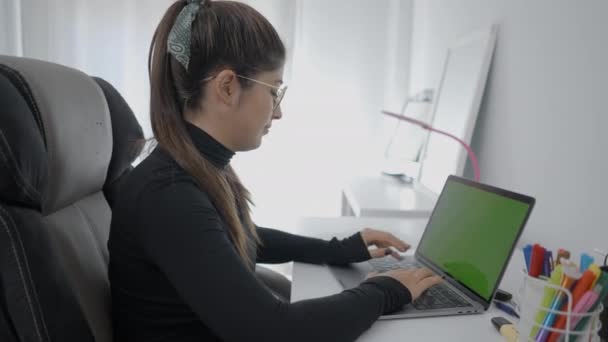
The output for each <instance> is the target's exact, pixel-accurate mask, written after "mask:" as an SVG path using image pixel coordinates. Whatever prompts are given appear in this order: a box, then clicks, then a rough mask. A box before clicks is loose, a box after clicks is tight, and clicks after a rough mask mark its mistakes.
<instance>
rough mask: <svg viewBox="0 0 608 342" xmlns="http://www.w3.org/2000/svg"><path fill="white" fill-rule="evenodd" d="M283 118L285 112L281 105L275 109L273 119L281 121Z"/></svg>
mask: <svg viewBox="0 0 608 342" xmlns="http://www.w3.org/2000/svg"><path fill="white" fill-rule="evenodd" d="M282 117H283V110H282V109H281V105H278V106H277V108H275V109H274V112H273V113H272V118H273V119H275V120H279V119H280V118H282Z"/></svg>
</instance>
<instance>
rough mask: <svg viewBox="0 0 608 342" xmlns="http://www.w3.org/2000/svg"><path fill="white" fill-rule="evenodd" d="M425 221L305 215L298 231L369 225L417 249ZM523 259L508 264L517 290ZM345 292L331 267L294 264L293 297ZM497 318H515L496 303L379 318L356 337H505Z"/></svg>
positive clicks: (343, 232)
mask: <svg viewBox="0 0 608 342" xmlns="http://www.w3.org/2000/svg"><path fill="white" fill-rule="evenodd" d="M425 224H426V219H387V218H356V217H340V218H306V219H302V220H301V221H300V222H299V223H298V225H297V231H296V233H298V234H303V235H308V236H316V237H320V238H331V237H333V236H337V237H346V236H349V235H351V234H353V233H355V232H357V231H359V230H361V229H362V228H364V227H374V228H378V229H383V230H386V231H390V232H392V233H393V234H395V235H397V236H399V237H400V238H402V239H404V240H406V241H407V242H409V243H411V244H412V247H413V248H412V251H413V250H414V248H415V246H416V244H417V243H418V241H419V239H420V237H421V235H422V232H423V230H424V227H425ZM516 255H517V254H516ZM518 260H519V261H521V260H520V259H519V258H514V262H513V263H511V265H509V268H508V269H507V273H506V274H505V277H504V279H503V283H502V284H501V286H500V287H501V288H503V289H505V290H507V291H509V292H511V293H513V294H515V293H516V290H517V288H518V286H519V283H520V280H521V279H520V278H518V276H517V275H518V274H519V273H518V272H517V268H518V266H521V265H514V264H516V263H517V261H518ZM521 262H523V261H521ZM520 268H521V267H520ZM341 291H342V287H341V286H340V284H339V283H338V281H337V280H336V279H335V278H334V277H333V276H332V274H331V273H330V271H329V269H328V268H327V267H326V266H320V265H311V264H303V263H295V264H294V268H293V283H292V293H291V298H292V299H291V300H292V301H298V300H302V299H309V298H316V297H323V296H327V295H331V294H335V293H339V292H341ZM494 316H503V317H506V318H507V319H509V320H510V321H512V322H515V321H514V318H513V317H509V316H507V315H506V314H504V313H503V312H502V311H499V310H497V309H495V308H493V307H491V308H490V309H489V310H488V312H486V313H485V314H481V315H468V316H453V317H436V318H418V319H401V320H388V321H377V322H376V323H374V325H372V327H371V328H370V329H369V330H368V331H366V332H365V333H364V334H363V335H362V336H361V337H360V338H359V339H358V340H357V341H382V342H387V341H425V342H426V341H467V342H469V341H480V342H481V341H483V342H491V341H503V337H502V336H500V335H499V334H498V333H497V332H496V330H495V329H494V327H493V326H492V324H491V323H490V318H492V317H494Z"/></svg>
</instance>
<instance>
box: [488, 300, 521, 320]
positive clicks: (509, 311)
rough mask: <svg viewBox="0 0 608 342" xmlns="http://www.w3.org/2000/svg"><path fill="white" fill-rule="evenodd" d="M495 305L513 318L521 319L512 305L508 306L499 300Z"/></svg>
mask: <svg viewBox="0 0 608 342" xmlns="http://www.w3.org/2000/svg"><path fill="white" fill-rule="evenodd" d="M494 305H496V307H497V308H498V309H500V310H501V311H503V312H506V313H507V314H509V315H511V316H515V317H517V318H519V315H518V314H517V312H516V311H515V309H513V307H511V306H510V305H508V304H506V303H504V302H501V301H498V300H495V301H494Z"/></svg>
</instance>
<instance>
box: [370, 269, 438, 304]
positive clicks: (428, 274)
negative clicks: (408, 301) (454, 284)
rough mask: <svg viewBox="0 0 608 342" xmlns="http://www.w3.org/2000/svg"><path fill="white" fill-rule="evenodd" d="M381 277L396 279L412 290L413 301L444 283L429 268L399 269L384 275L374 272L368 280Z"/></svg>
mask: <svg viewBox="0 0 608 342" xmlns="http://www.w3.org/2000/svg"><path fill="white" fill-rule="evenodd" d="M379 276H385V277H391V278H393V279H396V280H397V281H398V282H400V283H401V284H402V285H403V286H405V287H407V289H408V290H410V294H411V295H412V300H415V299H416V298H418V297H420V295H421V294H422V293H423V292H424V291H426V290H427V289H428V288H429V287H431V286H433V285H437V284H440V283H441V282H443V279H442V278H441V277H440V276H437V275H434V274H433V271H431V270H430V269H428V268H413V269H407V270H405V269H398V270H391V271H388V272H383V273H377V272H373V273H370V274H368V275H367V277H366V278H372V277H379Z"/></svg>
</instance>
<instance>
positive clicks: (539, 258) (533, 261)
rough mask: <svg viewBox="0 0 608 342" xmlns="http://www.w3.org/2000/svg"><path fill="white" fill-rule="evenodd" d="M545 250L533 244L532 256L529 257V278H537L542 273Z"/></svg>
mask: <svg viewBox="0 0 608 342" xmlns="http://www.w3.org/2000/svg"><path fill="white" fill-rule="evenodd" d="M545 255H546V253H545V249H544V248H543V247H542V246H541V245H539V244H537V243H535V244H534V246H532V256H531V257H530V272H529V273H530V276H531V277H535V278H536V277H538V276H539V275H540V274H541V273H542V271H543V262H544V261H545Z"/></svg>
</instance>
